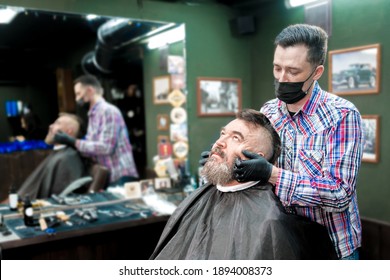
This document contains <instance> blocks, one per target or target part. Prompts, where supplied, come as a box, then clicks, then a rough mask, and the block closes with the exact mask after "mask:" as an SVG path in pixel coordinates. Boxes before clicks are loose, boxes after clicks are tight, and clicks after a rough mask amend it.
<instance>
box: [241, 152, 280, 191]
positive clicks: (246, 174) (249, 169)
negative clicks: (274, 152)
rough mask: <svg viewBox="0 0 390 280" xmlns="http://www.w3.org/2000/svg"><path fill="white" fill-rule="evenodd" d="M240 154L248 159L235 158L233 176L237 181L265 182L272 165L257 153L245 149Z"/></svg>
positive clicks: (269, 175) (269, 174)
mask: <svg viewBox="0 0 390 280" xmlns="http://www.w3.org/2000/svg"><path fill="white" fill-rule="evenodd" d="M242 154H243V155H244V156H246V157H247V158H248V160H239V159H237V160H236V162H235V164H234V178H236V180H237V181H238V182H248V181H260V183H262V184H266V183H267V182H268V180H269V178H270V177H271V173H272V167H273V165H272V164H271V163H269V162H268V161H267V160H266V159H265V158H264V157H262V156H260V155H258V154H255V153H252V152H249V151H245V150H244V151H242Z"/></svg>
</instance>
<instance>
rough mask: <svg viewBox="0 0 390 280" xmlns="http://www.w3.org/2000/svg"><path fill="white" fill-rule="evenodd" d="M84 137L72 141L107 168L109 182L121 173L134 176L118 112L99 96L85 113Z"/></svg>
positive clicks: (126, 137)
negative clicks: (85, 130) (86, 116)
mask: <svg viewBox="0 0 390 280" xmlns="http://www.w3.org/2000/svg"><path fill="white" fill-rule="evenodd" d="M88 117H89V120H88V129H87V135H86V137H85V139H86V140H80V141H78V143H77V144H76V146H77V149H78V150H79V151H80V152H82V153H83V154H84V155H85V156H87V157H92V158H94V159H95V160H96V161H97V162H98V163H99V164H101V165H104V166H105V167H107V168H108V169H109V170H110V182H115V181H116V180H118V179H119V178H121V177H123V176H131V177H136V178H138V172H137V168H136V166H135V163H134V158H133V152H132V146H131V144H130V140H129V135H128V131H127V128H126V125H125V122H124V120H123V117H122V114H121V112H120V111H119V109H118V108H117V107H115V106H114V105H112V104H109V103H107V102H106V101H105V100H104V99H103V98H102V99H101V100H99V101H98V102H97V103H96V104H95V105H94V106H93V107H92V109H90V110H89V112H88Z"/></svg>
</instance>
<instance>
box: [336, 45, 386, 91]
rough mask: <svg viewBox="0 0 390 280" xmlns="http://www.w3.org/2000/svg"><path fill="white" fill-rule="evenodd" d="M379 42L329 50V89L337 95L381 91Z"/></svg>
mask: <svg viewBox="0 0 390 280" xmlns="http://www.w3.org/2000/svg"><path fill="white" fill-rule="evenodd" d="M380 60H381V51H380V45H379V44H373V45H367V46H361V47H354V48H349V49H341V50H334V51H330V52H329V91H330V92H332V93H335V94H337V95H354V94H376V93H379V85H380V72H381V65H380Z"/></svg>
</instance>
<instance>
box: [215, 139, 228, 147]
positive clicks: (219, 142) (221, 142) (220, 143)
mask: <svg viewBox="0 0 390 280" xmlns="http://www.w3.org/2000/svg"><path fill="white" fill-rule="evenodd" d="M215 144H216V145H217V146H218V147H222V148H224V147H226V141H225V139H224V138H223V137H219V139H218V140H217V141H216V142H215Z"/></svg>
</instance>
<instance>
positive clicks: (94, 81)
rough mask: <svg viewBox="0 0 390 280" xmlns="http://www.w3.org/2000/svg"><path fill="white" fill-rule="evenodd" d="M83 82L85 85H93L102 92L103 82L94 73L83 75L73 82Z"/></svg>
mask: <svg viewBox="0 0 390 280" xmlns="http://www.w3.org/2000/svg"><path fill="white" fill-rule="evenodd" d="M78 83H80V84H82V85H84V86H91V87H93V88H95V89H96V90H97V91H98V92H102V84H101V83H100V81H99V80H98V78H96V77H95V76H94V75H89V74H88V75H83V76H80V77H78V78H77V79H75V80H74V82H73V84H74V85H75V84H78Z"/></svg>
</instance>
